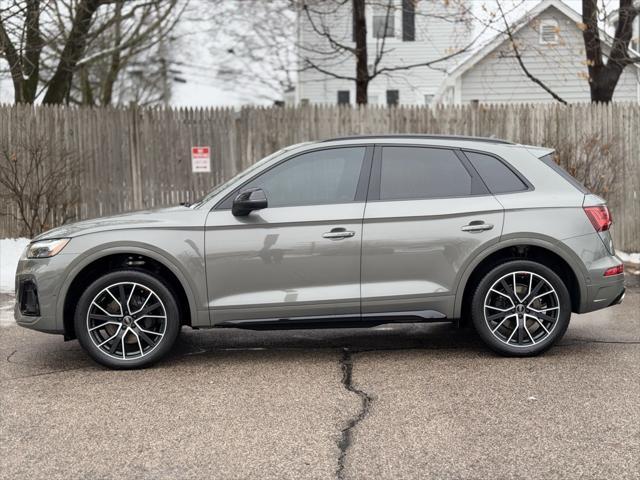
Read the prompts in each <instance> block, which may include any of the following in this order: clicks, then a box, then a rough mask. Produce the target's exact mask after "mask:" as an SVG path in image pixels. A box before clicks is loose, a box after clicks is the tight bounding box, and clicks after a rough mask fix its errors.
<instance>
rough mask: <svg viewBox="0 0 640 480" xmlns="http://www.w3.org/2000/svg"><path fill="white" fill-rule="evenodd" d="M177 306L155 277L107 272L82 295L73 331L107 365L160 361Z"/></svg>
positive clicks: (170, 340) (174, 327)
mask: <svg viewBox="0 0 640 480" xmlns="http://www.w3.org/2000/svg"><path fill="white" fill-rule="evenodd" d="M178 312H179V310H178V305H177V302H176V300H175V297H174V295H173V294H172V292H171V290H169V288H168V287H167V286H166V285H165V284H164V283H162V282H161V281H160V280H159V279H157V278H155V277H153V276H151V275H149V274H147V273H144V272H140V271H136V270H122V271H118V272H113V273H109V274H107V275H104V276H103V277H101V278H99V279H98V280H96V281H95V282H93V283H92V284H91V285H90V286H89V287H88V288H87V290H86V291H85V292H84V293H83V294H82V296H81V297H80V300H79V302H78V307H77V309H76V314H75V319H74V321H75V331H76V335H77V337H78V340H79V341H80V344H81V345H82V347H83V348H84V349H85V350H86V351H87V352H88V353H89V355H91V357H92V358H93V359H94V360H96V361H97V362H99V363H101V364H103V365H106V366H108V367H110V368H140V367H145V366H148V365H151V364H152V363H154V362H156V361H158V360H160V358H162V357H163V356H164V355H166V354H167V352H168V351H169V350H170V349H171V347H172V346H173V344H174V342H175V340H176V337H177V336H178V332H179V329H180V318H179V314H178Z"/></svg>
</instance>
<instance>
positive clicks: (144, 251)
mask: <svg viewBox="0 0 640 480" xmlns="http://www.w3.org/2000/svg"><path fill="white" fill-rule="evenodd" d="M196 251H197V250H196ZM183 253H184V252H183ZM114 254H134V255H144V256H147V257H149V258H152V259H153V260H155V261H157V262H159V263H161V264H162V265H164V266H165V267H166V268H168V269H169V270H170V271H171V272H172V273H173V274H174V275H175V276H176V278H177V279H178V281H179V282H180V284H181V286H182V288H183V289H184V291H185V293H186V296H187V299H188V301H189V310H190V312H191V319H190V320H191V325H192V326H209V315H208V310H207V309H206V297H205V298H202V292H199V290H198V287H197V285H195V284H194V282H195V280H196V279H195V278H193V277H194V272H189V273H187V272H185V271H184V268H185V266H184V262H183V261H180V260H179V259H177V258H175V257H174V256H173V255H171V254H170V253H169V252H167V251H165V250H162V249H160V248H158V247H156V246H154V245H150V244H148V243H144V242H132V241H114V242H110V243H107V244H102V245H98V246H95V247H93V248H90V249H88V250H86V251H84V252H83V253H82V254H80V255H78V256H77V257H76V258H75V259H74V260H73V261H72V262H71V263H70V265H69V266H68V268H67V269H66V274H65V277H64V279H63V281H62V282H61V285H60V289H59V291H58V295H57V298H58V300H57V304H56V323H57V327H58V328H59V329H61V330H62V329H63V328H64V304H65V300H66V298H67V295H68V293H69V288H70V286H71V283H72V282H73V280H74V279H75V278H76V277H77V276H78V274H79V273H80V272H81V271H82V270H84V269H85V268H86V267H87V266H89V265H90V264H92V263H93V262H95V261H97V260H99V259H101V258H104V257H107V256H110V255H114ZM200 258H201V260H200V262H201V263H202V277H203V282H202V283H201V284H204V259H203V257H200ZM183 260H184V259H183ZM204 291H205V293H206V287H205V289H204ZM202 305H204V306H205V308H204V309H203V307H202Z"/></svg>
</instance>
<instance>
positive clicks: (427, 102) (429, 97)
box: [424, 93, 435, 105]
mask: <svg viewBox="0 0 640 480" xmlns="http://www.w3.org/2000/svg"><path fill="white" fill-rule="evenodd" d="M434 96H435V95H433V94H432V93H429V94H427V95H425V96H424V104H425V105H431V102H433V97H434Z"/></svg>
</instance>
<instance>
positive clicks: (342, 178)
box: [242, 147, 365, 207]
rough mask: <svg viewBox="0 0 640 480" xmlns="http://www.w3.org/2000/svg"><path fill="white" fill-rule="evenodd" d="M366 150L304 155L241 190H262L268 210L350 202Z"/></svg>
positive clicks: (324, 151)
mask: <svg viewBox="0 0 640 480" xmlns="http://www.w3.org/2000/svg"><path fill="white" fill-rule="evenodd" d="M364 155H365V147H349V148H332V149H327V150H320V151H316V152H309V153H303V154H302V155H298V156H296V157H294V158H292V159H290V160H287V161H285V162H284V163H281V164H280V165H277V166H276V167H274V168H272V169H271V170H268V171H266V172H265V173H263V174H262V175H260V176H259V177H258V178H256V179H254V180H252V181H251V182H249V183H248V184H247V185H245V186H244V187H243V188H242V189H243V190H245V189H248V188H261V189H262V190H264V192H265V194H266V195H267V201H268V202H269V207H285V206H295V205H323V204H330V203H346V202H353V201H354V200H355V197H356V190H357V188H358V179H359V178H360V169H361V168H362V162H363V160H364Z"/></svg>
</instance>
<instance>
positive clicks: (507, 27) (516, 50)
mask: <svg viewBox="0 0 640 480" xmlns="http://www.w3.org/2000/svg"><path fill="white" fill-rule="evenodd" d="M496 4H497V6H498V10H499V12H500V18H501V19H502V21H503V24H504V34H505V35H506V37H507V39H508V41H509V45H510V46H511V49H512V50H513V54H514V56H515V58H516V60H517V62H518V65H519V66H520V69H521V70H522V72H523V73H524V74H525V75H526V76H527V78H528V79H529V80H531V81H532V82H533V83H535V84H536V85H539V86H540V87H541V88H542V89H543V90H544V91H545V92H547V93H548V94H549V95H551V97H552V98H553V99H554V100H557V101H558V102H560V103H562V104H564V105H566V104H567V102H566V100H564V99H563V98H562V97H561V96H560V95H558V94H557V93H556V92H554V91H553V90H552V89H551V88H550V87H549V86H548V85H547V84H546V83H544V82H543V81H542V80H540V79H539V78H538V77H537V76H535V75H533V74H532V73H531V71H530V70H529V69H528V68H527V66H526V64H525V62H524V60H523V59H522V55H521V54H520V47H519V46H518V42H517V41H516V39H515V38H514V35H513V25H511V24H510V22H509V21H508V20H507V15H506V14H505V11H504V9H503V8H502V4H501V3H500V0H496Z"/></svg>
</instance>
